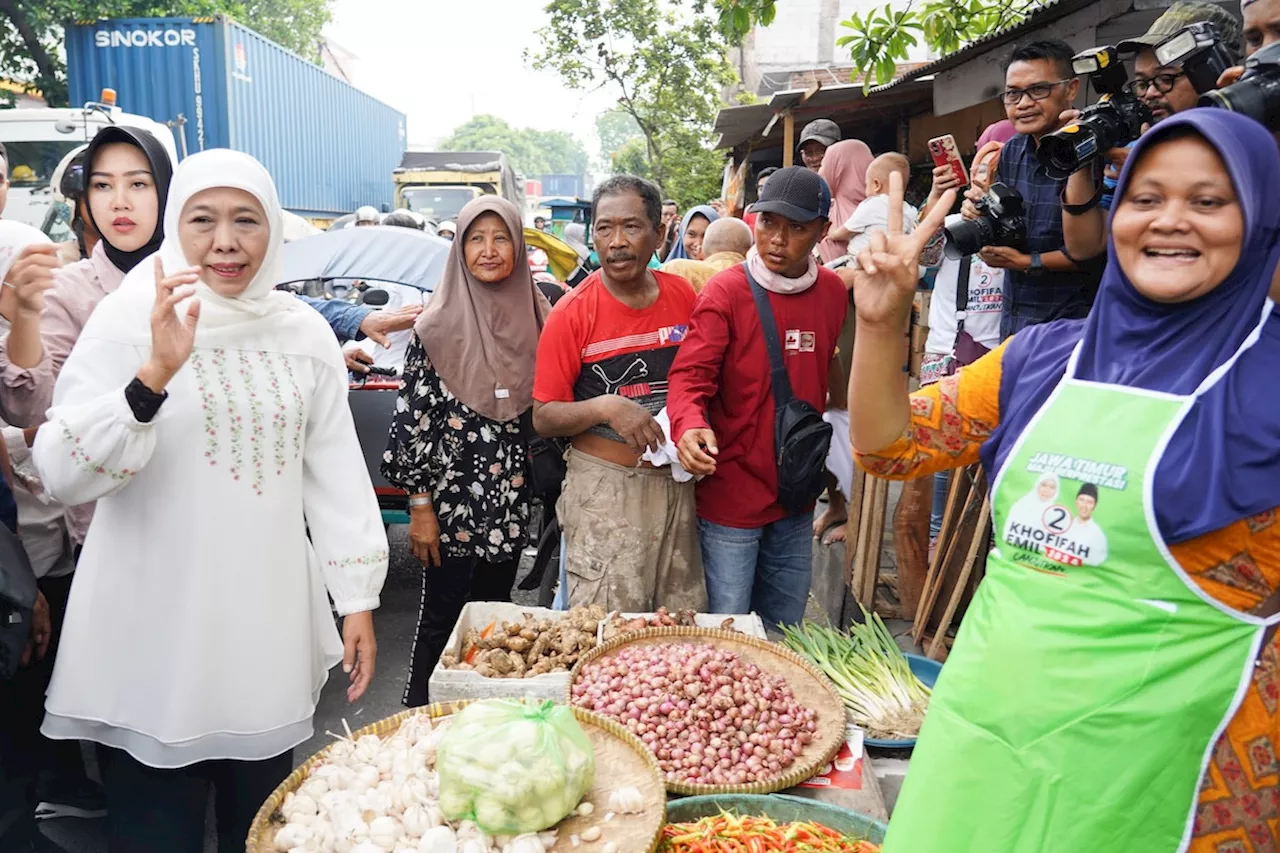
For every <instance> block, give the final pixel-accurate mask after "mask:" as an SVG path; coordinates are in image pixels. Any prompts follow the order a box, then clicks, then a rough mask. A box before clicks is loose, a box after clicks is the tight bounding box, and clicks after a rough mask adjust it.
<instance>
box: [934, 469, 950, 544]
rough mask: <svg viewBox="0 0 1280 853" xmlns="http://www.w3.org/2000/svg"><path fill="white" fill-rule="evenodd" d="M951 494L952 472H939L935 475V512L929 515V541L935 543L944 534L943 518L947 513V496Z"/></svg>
mask: <svg viewBox="0 0 1280 853" xmlns="http://www.w3.org/2000/svg"><path fill="white" fill-rule="evenodd" d="M950 493H951V472H950V471H939V472H938V473H936V474H934V475H933V510H932V511H931V512H930V513H929V541H930V542H933V541H934V540H935V539H937V538H938V534H939V533H941V532H942V516H943V515H945V514H946V512H947V495H949V494H950Z"/></svg>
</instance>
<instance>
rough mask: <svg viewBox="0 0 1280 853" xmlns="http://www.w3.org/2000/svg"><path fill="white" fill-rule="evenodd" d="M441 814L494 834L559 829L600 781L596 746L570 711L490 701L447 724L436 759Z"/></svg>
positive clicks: (470, 707)
mask: <svg viewBox="0 0 1280 853" xmlns="http://www.w3.org/2000/svg"><path fill="white" fill-rule="evenodd" d="M436 768H437V770H438V771H439V774H440V809H441V811H443V812H444V816H445V817H446V818H448V819H449V820H452V821H457V820H472V821H475V822H476V824H477V825H479V827H480V828H481V829H483V830H484V831H485V832H487V833H489V834H491V835H518V834H520V833H524V832H539V831H541V830H543V829H547V828H548V827H552V826H555V825H556V824H557V823H559V822H560V821H562V820H564V818H565V817H566V816H567V815H568V814H569V813H570V812H571V811H573V810H574V809H575V808H577V806H578V803H580V802H581V801H582V797H583V795H584V794H586V793H587V791H588V790H590V788H591V783H592V782H593V781H594V780H595V771H596V758H595V751H594V750H593V749H592V748H591V740H590V738H588V737H587V733H586V732H585V731H583V730H582V726H580V725H578V721H577V719H576V718H575V717H574V716H573V711H572V709H570V708H568V707H567V706H564V705H556V704H555V703H553V702H543V703H542V704H541V705H533V704H525V703H524V702H520V701H517V700H514V699H490V700H488V701H485V702H476V703H474V704H471V705H468V706H467V707H466V708H464V709H463V710H462V711H461V712H460V713H459V714H457V716H455V717H454V720H453V722H452V723H450V724H449V730H448V731H447V732H446V733H445V735H444V738H443V739H442V740H441V742H440V748H439V751H438V752H437V754H436Z"/></svg>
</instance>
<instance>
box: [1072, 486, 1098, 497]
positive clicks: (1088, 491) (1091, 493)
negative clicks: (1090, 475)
mask: <svg viewBox="0 0 1280 853" xmlns="http://www.w3.org/2000/svg"><path fill="white" fill-rule="evenodd" d="M1085 496H1088V497H1091V498H1093V499H1094V500H1095V501H1096V500H1098V487H1097V486H1095V485H1094V484H1093V483H1085V484H1083V485H1082V486H1080V491H1078V492H1076V497H1078V498H1082V497H1085Z"/></svg>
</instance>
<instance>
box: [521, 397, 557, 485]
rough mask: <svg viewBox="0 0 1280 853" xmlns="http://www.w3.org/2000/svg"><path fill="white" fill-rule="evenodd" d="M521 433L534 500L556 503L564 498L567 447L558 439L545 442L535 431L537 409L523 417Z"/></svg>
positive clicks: (526, 412) (526, 469) (527, 474)
mask: <svg viewBox="0 0 1280 853" xmlns="http://www.w3.org/2000/svg"><path fill="white" fill-rule="evenodd" d="M520 432H521V434H522V435H523V437H524V441H525V474H526V476H527V477H528V479H529V488H530V490H531V491H532V493H533V496H534V497H536V498H540V499H542V500H544V501H547V500H549V501H552V502H554V501H555V499H556V498H558V497H559V496H560V488H561V486H562V484H563V483H564V475H565V472H566V470H567V466H566V465H565V461H564V454H565V450H566V447H565V445H564V442H562V441H561V440H559V439H555V438H543V437H542V436H540V435H538V433H537V430H535V429H534V428H533V409H528V410H527V411H525V413H524V414H522V415H521V416H520Z"/></svg>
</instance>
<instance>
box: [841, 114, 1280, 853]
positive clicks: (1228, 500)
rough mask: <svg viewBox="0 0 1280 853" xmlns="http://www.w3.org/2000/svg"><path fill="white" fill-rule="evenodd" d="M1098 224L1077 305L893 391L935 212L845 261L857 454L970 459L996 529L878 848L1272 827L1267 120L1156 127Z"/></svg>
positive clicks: (1278, 244) (1273, 337) (1277, 323)
mask: <svg viewBox="0 0 1280 853" xmlns="http://www.w3.org/2000/svg"><path fill="white" fill-rule="evenodd" d="M897 192H898V194H899V195H898V196H897V197H898V198H900V188H899V189H898V191H897ZM939 208H940V209H945V208H946V204H943V205H940V206H939ZM893 221H895V220H894V218H893V216H892V215H891V216H890V222H893ZM1110 230H1111V242H1110V246H1109V250H1108V259H1107V268H1106V273H1105V274H1104V276H1103V281H1102V284H1101V287H1100V289H1099V292H1098V298H1097V301H1096V303H1095V304H1094V307H1093V310H1092V312H1091V313H1090V315H1089V316H1088V318H1086V319H1084V320H1064V321H1059V322H1056V323H1050V324H1047V325H1043V326H1035V327H1032V328H1029V329H1027V330H1025V331H1023V332H1020V333H1019V334H1017V335H1015V336H1014V337H1013V338H1011V339H1010V340H1009V341H1008V342H1006V344H1005V345H1003V346H1001V347H1000V348H999V349H997V350H995V351H993V352H992V353H990V354H989V355H987V356H986V357H984V358H982V359H980V360H979V361H978V362H976V363H974V364H973V365H971V366H969V367H967V368H965V369H963V370H962V371H960V373H959V374H957V375H955V376H952V377H948V378H947V379H944V380H942V381H941V382H939V383H937V384H936V385H933V386H930V387H929V388H927V389H924V390H922V391H919V392H917V393H915V394H913V395H910V396H908V394H907V392H906V389H905V388H904V387H903V382H902V378H901V367H900V364H899V363H898V362H900V358H899V357H898V351H899V349H900V345H899V346H898V348H895V345H894V344H893V343H892V342H894V341H900V337H901V328H902V325H903V324H904V323H905V318H906V312H908V311H909V310H910V302H911V296H912V291H913V290H914V284H915V282H914V265H915V263H916V257H917V255H918V252H919V249H920V248H921V247H920V245H919V244H920V243H921V240H922V239H923V238H922V237H921V236H920V235H928V234H929V233H931V229H929V228H922V229H919V230H917V232H916V234H915V235H911V236H901V235H887V236H884V237H881V238H879V239H878V241H877V244H876V245H874V246H872V247H871V248H870V249H869V250H867V251H866V252H864V256H863V257H860V258H859V260H860V264H861V267H862V270H863V272H861V273H860V274H859V277H858V279H857V282H856V284H855V297H856V300H857V306H858V330H857V337H856V340H855V345H854V361H853V380H852V382H851V383H850V390H849V399H850V410H851V413H852V422H851V436H852V440H853V443H854V447H855V449H856V450H857V451H858V459H859V462H860V464H862V465H863V467H864V468H866V469H867V470H868V471H870V472H871V473H873V474H876V475H879V476H883V477H895V478H899V479H907V478H913V477H921V476H926V475H929V474H932V473H934V472H935V471H939V470H945V469H948V468H954V467H959V466H962V465H967V464H971V463H973V462H975V461H979V460H980V461H981V462H982V465H983V467H984V469H985V471H986V474H987V480H988V482H989V483H991V488H990V494H989V496H988V499H987V502H986V506H985V507H984V510H983V513H984V516H983V521H984V524H985V523H986V522H987V521H990V523H991V524H992V529H993V530H994V531H995V547H994V548H993V549H992V551H991V553H990V555H989V556H988V558H987V562H986V570H985V577H984V579H983V581H982V583H981V585H980V586H979V588H978V591H977V593H976V594H975V596H974V600H973V603H972V605H971V606H970V608H969V610H968V612H967V613H966V615H965V618H964V622H963V625H962V627H961V629H960V632H959V634H958V636H957V638H956V642H955V645H954V647H953V649H952V652H951V654H950V656H949V657H948V659H947V666H946V669H945V670H944V673H943V675H942V677H941V679H940V680H939V682H938V685H937V689H936V690H935V692H934V694H933V698H932V700H931V703H930V707H929V712H928V716H927V718H926V721H925V724H924V727H923V729H922V731H921V735H920V740H919V744H918V746H917V748H916V752H915V756H914V759H915V760H914V762H913V764H912V770H913V772H912V774H911V776H910V777H909V778H908V779H907V782H906V785H905V786H904V788H903V791H902V795H901V798H900V799H899V801H898V805H897V808H896V810H895V813H894V820H893V822H892V823H891V824H890V827H889V833H888V836H887V838H886V841H885V846H884V851H885V853H909V851H920V850H928V851H930V853H961V851H972V850H1000V851H1002V853H1043V851H1066V850H1125V851H1131V853H1164V851H1184V850H1189V851H1191V853H1211V851H1218V850H1220V849H1222V848H1220V847H1218V846H1217V844H1218V842H1219V841H1221V840H1222V839H1231V840H1232V843H1233V844H1236V843H1237V842H1238V843H1239V844H1242V845H1244V846H1238V847H1233V848H1232V849H1239V850H1241V851H1261V850H1270V849H1276V848H1277V846H1280V838H1278V837H1277V834H1276V829H1275V826H1276V823H1275V821H1270V820H1265V819H1261V820H1260V819H1257V817H1256V815H1257V813H1258V804H1259V803H1266V804H1273V803H1280V781H1278V780H1280V762H1278V761H1277V759H1276V757H1275V752H1274V749H1273V747H1272V743H1273V738H1274V737H1275V733H1276V732H1278V731H1280V716H1278V714H1277V712H1278V709H1280V688H1278V684H1280V682H1277V671H1278V667H1277V655H1276V645H1275V642H1274V639H1273V634H1274V630H1275V626H1276V624H1277V622H1278V621H1280V615H1278V614H1280V592H1278V590H1280V524H1278V523H1277V507H1280V395H1278V394H1277V393H1276V392H1275V391H1274V389H1273V385H1274V382H1273V379H1272V377H1273V376H1274V374H1275V366H1276V365H1277V364H1278V363H1280V319H1277V318H1275V317H1274V316H1273V313H1272V311H1273V303H1272V299H1271V291H1272V289H1273V281H1274V280H1275V278H1276V268H1277V262H1278V261H1280V240H1278V239H1277V238H1278V236H1280V152H1278V151H1277V148H1276V145H1275V142H1274V140H1273V139H1272V138H1271V135H1270V134H1269V133H1268V132H1267V131H1266V130H1265V129H1264V128H1263V127H1262V126H1261V125H1259V124H1256V123H1254V122H1253V121H1251V120H1249V119H1247V118H1243V117H1241V116H1238V115H1235V114H1232V113H1230V112H1227V111H1224V110H1204V109H1197V110H1191V111H1189V112H1185V113H1181V114H1179V115H1177V116H1173V117H1171V118H1169V119H1167V120H1165V121H1164V122H1161V123H1160V124H1159V125H1158V126H1157V127H1156V128H1155V129H1153V130H1152V131H1150V132H1148V133H1147V134H1146V135H1144V136H1143V137H1142V139H1141V140H1139V142H1138V143H1137V144H1136V145H1135V146H1134V148H1133V151H1132V153H1131V155H1130V157H1129V160H1128V162H1127V164H1126V166H1125V169H1124V171H1123V172H1122V173H1121V176H1120V181H1119V185H1118V187H1117V192H1116V204H1115V207H1114V209H1113V211H1112V214H1111V221H1110ZM1050 476H1052V478H1056V483H1057V487H1056V488H1055V489H1052V490H1050V489H1046V488H1044V487H1043V486H1044V483H1045V482H1046V481H1047V478H1048V477H1050ZM1050 491H1052V494H1049V492H1050ZM1264 751H1265V756H1264V754H1263V752H1264ZM1264 758H1265V760H1263V759H1264ZM1268 807H1270V806H1269V805H1268Z"/></svg>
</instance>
